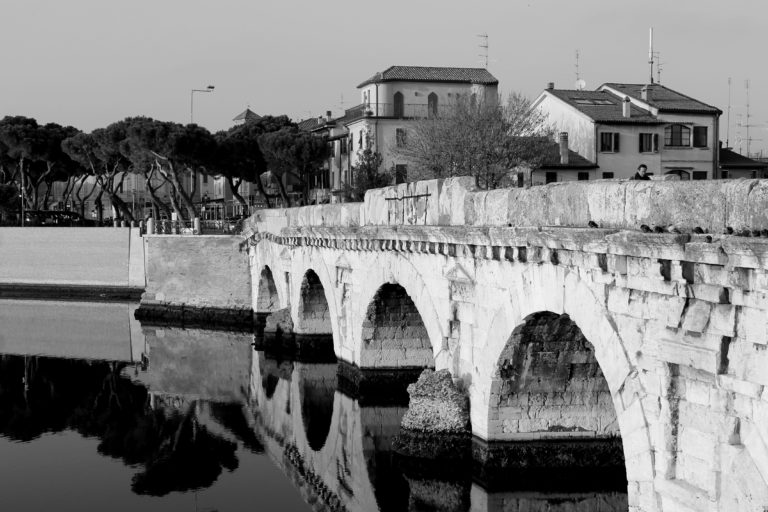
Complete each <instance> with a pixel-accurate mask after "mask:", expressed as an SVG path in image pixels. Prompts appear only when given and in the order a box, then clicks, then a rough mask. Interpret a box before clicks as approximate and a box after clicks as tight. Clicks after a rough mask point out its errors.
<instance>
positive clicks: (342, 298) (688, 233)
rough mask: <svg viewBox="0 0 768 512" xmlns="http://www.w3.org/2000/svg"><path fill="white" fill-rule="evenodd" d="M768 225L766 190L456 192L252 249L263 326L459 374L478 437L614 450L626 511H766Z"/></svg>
mask: <svg viewBox="0 0 768 512" xmlns="http://www.w3.org/2000/svg"><path fill="white" fill-rule="evenodd" d="M766 229H768V182H764V181H745V180H739V181H707V182H696V183H690V182H689V183H684V182H677V183H676V182H620V181H604V182H593V183H588V184H587V183H568V184H552V185H548V186H543V187H535V188H531V189H505V190H495V191H478V190H475V189H474V187H473V184H472V180H471V179H467V178H455V179H449V180H444V181H437V180H435V181H425V182H418V183H411V184H407V185H399V186H395V187H389V188H385V189H379V190H374V191H369V192H368V193H367V194H366V198H365V202H363V203H349V204H339V205H324V206H311V207H302V208H293V209H286V210H264V211H261V212H259V213H257V214H256V215H254V216H253V217H251V219H249V222H248V224H247V226H246V235H247V237H248V240H249V245H250V248H249V251H250V252H249V254H250V264H251V279H252V286H253V294H252V297H253V309H254V311H256V312H259V313H271V314H272V317H273V318H275V319H277V320H276V323H274V325H276V328H277V329H278V330H283V331H285V330H292V331H293V332H294V333H296V334H313V335H316V334H326V335H331V336H332V339H333V348H334V351H335V353H336V356H337V357H338V358H339V359H340V360H343V361H346V362H347V363H351V364H352V365H356V366H357V367H359V369H360V370H361V371H366V370H369V369H375V370H388V371H394V370H401V369H402V370H405V369H413V368H423V367H434V368H437V369H448V370H450V372H451V373H452V375H453V376H454V378H455V379H456V381H457V382H460V383H461V384H463V386H464V387H465V388H466V389H467V391H468V394H469V397H470V410H471V413H470V416H471V429H472V433H473V434H474V435H475V436H477V437H478V438H481V439H483V440H487V441H495V440H507V441H520V442H529V441H537V442H541V441H544V440H551V441H553V442H556V441H562V440H574V439H577V440H578V439H611V438H616V437H618V436H620V437H621V440H622V444H623V452H624V460H625V465H626V474H627V480H628V499H629V508H630V510H632V511H672V510H711V511H733V510H749V511H759V512H764V511H765V510H767V509H768V444H767V442H768V390H766V388H765V385H766V384H768V370H767V369H766V368H768V337H767V336H766V325H767V324H766V310H767V309H768V300H767V299H766V293H768V272H767V270H768V238H766V237H762V236H761V234H768V231H765V230H766ZM723 233H728V234H723ZM274 325H273V326H274Z"/></svg>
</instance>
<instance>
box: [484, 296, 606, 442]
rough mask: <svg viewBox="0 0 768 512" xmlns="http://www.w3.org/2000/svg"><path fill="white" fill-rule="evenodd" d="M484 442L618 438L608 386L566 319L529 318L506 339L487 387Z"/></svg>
mask: <svg viewBox="0 0 768 512" xmlns="http://www.w3.org/2000/svg"><path fill="white" fill-rule="evenodd" d="M491 390H492V393H491V403H490V414H491V420H492V421H491V428H490V430H489V438H491V439H494V440H516V439H533V438H535V439H574V438H580V439H601V438H617V437H619V435H620V433H619V425H618V421H617V419H616V411H615V409H614V406H613V400H612V397H611V392H610V390H609V388H608V383H607V382H606V380H605V377H604V376H603V373H602V370H601V368H600V365H599V364H598V363H597V359H596V358H595V353H594V349H593V347H592V345H591V343H590V342H589V341H588V340H587V339H586V338H585V337H584V335H583V334H582V332H581V329H579V327H578V326H577V325H576V323H575V322H573V321H572V320H571V319H570V318H569V317H568V315H558V314H555V313H551V312H548V311H547V312H540V313H535V314H533V315H530V316H529V317H528V318H527V319H526V320H525V321H524V322H523V323H522V325H520V326H519V327H517V328H516V329H515V330H514V332H513V333H512V335H511V336H510V337H509V339H508V341H507V343H506V345H505V347H504V350H503V351H502V353H501V355H500V357H499V360H498V363H497V366H496V368H495V373H494V379H493V381H492V384H491Z"/></svg>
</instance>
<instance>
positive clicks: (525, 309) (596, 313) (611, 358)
mask: <svg viewBox="0 0 768 512" xmlns="http://www.w3.org/2000/svg"><path fill="white" fill-rule="evenodd" d="M507 277H508V278H509V283H508V290H509V292H510V293H509V295H507V299H506V300H504V301H502V304H501V306H500V308H499V309H498V310H497V312H496V314H495V315H493V320H492V321H491V323H490V327H489V329H488V331H487V338H486V342H485V344H484V345H483V346H482V347H480V349H479V351H478V352H477V356H476V358H475V369H474V373H473V379H472V384H471V387H470V400H471V422H472V430H473V433H474V434H475V435H477V436H478V437H481V438H483V439H487V440H494V439H503V438H505V435H503V434H504V433H503V429H500V428H499V423H498V419H497V418H494V421H496V423H495V424H494V423H492V422H491V413H492V411H491V409H492V404H493V401H494V400H496V399H497V398H496V397H495V396H493V395H494V393H495V392H496V391H498V390H499V384H498V380H497V379H498V373H497V372H498V370H499V364H500V362H502V364H503V361H504V356H505V350H508V349H509V347H508V345H509V343H508V342H509V341H510V339H511V338H514V337H515V336H516V335H519V334H520V333H521V331H522V330H523V329H525V328H526V327H525V326H526V322H530V321H531V320H532V319H536V318H537V317H540V316H541V315H544V314H546V315H548V318H549V319H550V320H551V319H561V318H563V316H564V315H567V319H568V322H572V323H573V324H574V325H575V326H576V327H577V328H578V330H579V331H580V332H581V334H583V337H584V338H585V339H586V341H588V342H589V343H590V344H591V345H592V347H593V348H594V360H595V361H596V362H597V364H598V366H599V370H600V371H601V372H602V375H603V376H604V378H605V382H606V384H607V388H608V391H609V392H610V396H611V402H612V405H613V408H614V410H615V415H616V418H617V424H618V428H617V429H615V430H617V432H618V433H620V435H621V440H622V444H623V452H624V460H625V467H626V472H627V480H628V481H629V486H628V490H629V500H630V503H631V502H632V501H633V495H634V499H637V493H643V492H647V489H649V488H650V489H652V488H653V481H654V475H655V468H654V449H653V444H652V439H653V437H652V436H651V425H652V424H653V422H654V419H653V417H652V416H651V415H649V414H647V412H646V402H645V401H644V398H645V397H646V393H645V390H644V388H643V385H642V383H641V382H640V379H639V376H638V372H637V370H635V369H634V368H633V364H632V361H631V359H630V355H629V354H628V352H627V350H626V347H625V346H624V343H623V341H622V339H621V337H620V336H619V334H618V332H617V329H616V324H615V322H614V321H613V319H612V318H611V315H610V313H609V312H608V311H607V308H606V305H605V303H601V301H599V300H598V299H597V296H596V294H595V293H594V292H593V290H592V289H591V288H590V286H589V285H588V284H587V283H586V282H585V281H584V280H582V279H581V278H580V277H579V276H578V275H577V274H576V273H574V272H571V271H569V270H566V269H564V268H562V267H556V266H550V265H531V266H528V267H527V268H526V269H525V270H523V271H522V272H520V271H518V272H517V273H516V275H515V274H512V273H510V274H508V275H507ZM545 312H546V313H545ZM494 380H496V381H497V384H496V388H495V389H494V387H493V386H494ZM509 437H511V436H509ZM509 437H507V438H509ZM641 489H645V491H641ZM651 492H652V491H651ZM650 499H654V498H652V497H651V498H650Z"/></svg>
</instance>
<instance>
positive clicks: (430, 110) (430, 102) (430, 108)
mask: <svg viewBox="0 0 768 512" xmlns="http://www.w3.org/2000/svg"><path fill="white" fill-rule="evenodd" d="M427 115H428V116H429V118H430V119H431V118H433V117H437V94H435V93H433V92H431V93H429V96H427Z"/></svg>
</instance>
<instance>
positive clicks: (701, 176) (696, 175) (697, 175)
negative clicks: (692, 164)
mask: <svg viewBox="0 0 768 512" xmlns="http://www.w3.org/2000/svg"><path fill="white" fill-rule="evenodd" d="M693 179H694V180H705V179H707V171H693Z"/></svg>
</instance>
